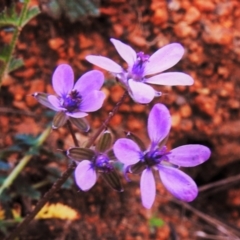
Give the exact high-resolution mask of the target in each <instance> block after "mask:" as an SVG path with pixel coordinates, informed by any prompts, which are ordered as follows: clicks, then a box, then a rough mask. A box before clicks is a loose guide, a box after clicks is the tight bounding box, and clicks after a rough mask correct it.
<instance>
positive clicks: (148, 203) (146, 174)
mask: <svg viewBox="0 0 240 240" xmlns="http://www.w3.org/2000/svg"><path fill="white" fill-rule="evenodd" d="M140 189H141V197H142V204H143V206H144V207H145V208H147V209H150V208H151V207H152V205H153V202H154V199H155V196H156V184H155V180H154V177H153V173H152V170H151V169H150V168H147V169H145V170H144V171H143V172H142V176H141V181H140Z"/></svg>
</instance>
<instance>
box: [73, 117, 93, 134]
mask: <svg viewBox="0 0 240 240" xmlns="http://www.w3.org/2000/svg"><path fill="white" fill-rule="evenodd" d="M69 120H70V122H71V123H72V124H74V125H75V126H76V127H77V128H78V129H79V130H81V131H82V132H88V131H89V129H90V126H89V124H88V122H87V120H86V119H85V118H72V117H70V118H69Z"/></svg>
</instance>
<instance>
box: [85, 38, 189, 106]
mask: <svg viewBox="0 0 240 240" xmlns="http://www.w3.org/2000/svg"><path fill="white" fill-rule="evenodd" d="M111 42H112V43H113V45H114V46H115V48H116V50H117V51H118V53H119V55H120V56H121V57H122V58H123V59H124V60H125V61H126V63H127V64H128V68H127V69H126V70H125V69H123V68H122V67H121V66H120V65H118V64H117V63H116V62H114V61H112V60H111V59H109V58H106V57H103V56H95V55H88V56H87V57H86V60H87V61H89V62H90V63H92V64H95V65H97V66H99V67H101V68H103V69H105V70H107V71H109V72H111V73H112V74H113V75H114V76H115V77H116V78H117V79H118V80H119V81H120V82H121V83H122V85H123V86H124V87H125V88H126V89H127V90H128V93H129V95H130V96H131V97H132V99H133V100H134V101H135V102H137V103H143V104H144V103H149V102H151V101H152V100H153V98H154V97H159V96H161V92H157V91H155V90H154V89H153V88H152V87H151V86H150V85H148V84H157V85H166V86H175V85H182V86H183V85H192V84H193V79H192V77H191V76H189V75H187V74H185V73H181V72H166V73H162V72H163V71H165V70H167V69H169V68H170V67H172V66H174V65H175V64H176V63H177V62H178V61H179V60H180V59H181V58H182V56H183V54H184V48H183V47H182V45H181V44H179V43H171V44H168V45H166V46H164V47H162V48H160V49H159V50H157V51H156V52H155V53H154V54H153V55H151V56H149V55H147V54H145V53H144V52H138V53H136V52H135V51H134V50H133V49H132V48H131V47H130V46H129V45H126V44H124V43H122V42H121V41H119V40H116V39H113V38H111Z"/></svg>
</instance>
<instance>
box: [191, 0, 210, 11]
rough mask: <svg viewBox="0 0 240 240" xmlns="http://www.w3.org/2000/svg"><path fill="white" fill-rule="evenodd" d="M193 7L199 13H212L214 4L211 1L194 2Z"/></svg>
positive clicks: (198, 0)
mask: <svg viewBox="0 0 240 240" xmlns="http://www.w3.org/2000/svg"><path fill="white" fill-rule="evenodd" d="M194 5H195V6H196V7H197V8H198V10H199V11H200V12H212V11H214V9H215V4H214V3H213V2H212V1H203V0H195V1H194Z"/></svg>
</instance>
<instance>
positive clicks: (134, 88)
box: [128, 79, 155, 104]
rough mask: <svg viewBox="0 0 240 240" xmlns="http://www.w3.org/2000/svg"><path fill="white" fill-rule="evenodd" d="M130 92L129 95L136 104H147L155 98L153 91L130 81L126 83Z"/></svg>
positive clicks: (147, 86)
mask: <svg viewBox="0 0 240 240" xmlns="http://www.w3.org/2000/svg"><path fill="white" fill-rule="evenodd" d="M128 84H129V87H130V89H131V92H130V93H129V94H130V95H131V97H132V98H133V100H134V101H135V102H137V103H143V104H146V103H149V102H151V101H152V100H153V98H154V97H155V91H154V89H153V88H152V87H151V86H149V85H147V84H144V83H142V82H136V81H134V80H132V79H130V80H129V81H128Z"/></svg>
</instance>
